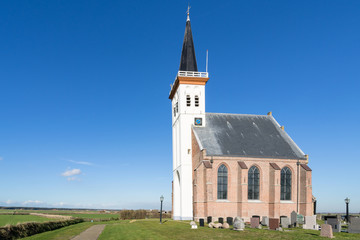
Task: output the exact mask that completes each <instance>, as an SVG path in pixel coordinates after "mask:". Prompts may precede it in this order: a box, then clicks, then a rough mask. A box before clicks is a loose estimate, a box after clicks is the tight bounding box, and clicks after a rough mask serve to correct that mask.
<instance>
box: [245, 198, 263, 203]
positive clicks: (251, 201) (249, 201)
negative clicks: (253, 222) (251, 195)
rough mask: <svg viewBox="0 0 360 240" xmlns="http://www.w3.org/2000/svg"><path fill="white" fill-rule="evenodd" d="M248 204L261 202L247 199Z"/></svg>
mask: <svg viewBox="0 0 360 240" xmlns="http://www.w3.org/2000/svg"><path fill="white" fill-rule="evenodd" d="M248 203H263V201H260V200H251V199H248Z"/></svg>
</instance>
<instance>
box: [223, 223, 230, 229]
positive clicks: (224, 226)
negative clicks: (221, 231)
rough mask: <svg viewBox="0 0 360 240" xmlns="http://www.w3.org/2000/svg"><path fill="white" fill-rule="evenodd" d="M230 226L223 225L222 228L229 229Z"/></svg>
mask: <svg viewBox="0 0 360 240" xmlns="http://www.w3.org/2000/svg"><path fill="white" fill-rule="evenodd" d="M229 227H230V225H229V224H228V223H223V225H222V228H225V229H228V228H229Z"/></svg>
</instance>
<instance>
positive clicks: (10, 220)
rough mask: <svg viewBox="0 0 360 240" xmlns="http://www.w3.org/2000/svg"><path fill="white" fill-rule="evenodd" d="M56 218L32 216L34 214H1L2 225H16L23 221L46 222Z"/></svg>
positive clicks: (0, 225)
mask: <svg viewBox="0 0 360 240" xmlns="http://www.w3.org/2000/svg"><path fill="white" fill-rule="evenodd" d="M46 221H54V219H49V218H44V217H39V216H32V215H0V227H2V226H5V225H6V224H10V225H15V224H17V223H22V222H46Z"/></svg>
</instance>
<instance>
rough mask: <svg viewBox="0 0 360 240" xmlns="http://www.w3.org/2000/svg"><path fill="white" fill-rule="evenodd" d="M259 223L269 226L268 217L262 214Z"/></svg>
mask: <svg viewBox="0 0 360 240" xmlns="http://www.w3.org/2000/svg"><path fill="white" fill-rule="evenodd" d="M261 225H263V226H269V218H268V217H267V216H263V217H262V220H261Z"/></svg>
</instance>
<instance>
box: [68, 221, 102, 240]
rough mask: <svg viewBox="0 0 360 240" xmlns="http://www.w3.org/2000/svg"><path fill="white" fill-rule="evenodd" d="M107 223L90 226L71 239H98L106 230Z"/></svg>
mask: <svg viewBox="0 0 360 240" xmlns="http://www.w3.org/2000/svg"><path fill="white" fill-rule="evenodd" d="M104 228H105V224H102V225H95V226H92V227H89V228H88V229H86V230H85V231H83V232H82V233H80V234H79V235H77V236H76V237H74V238H73V239H71V240H96V239H98V237H99V236H100V234H101V232H102V231H103V230H104Z"/></svg>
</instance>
